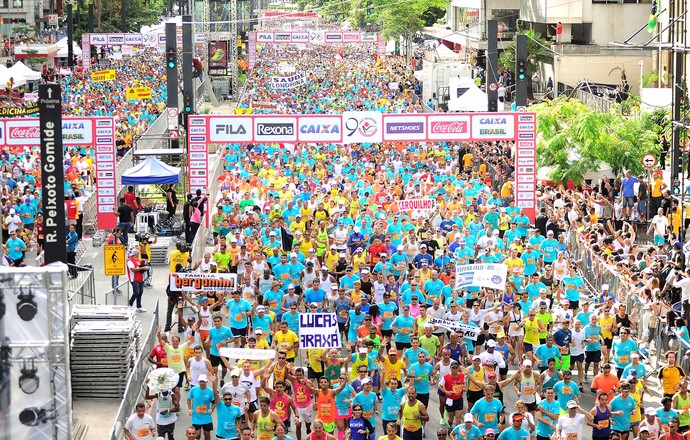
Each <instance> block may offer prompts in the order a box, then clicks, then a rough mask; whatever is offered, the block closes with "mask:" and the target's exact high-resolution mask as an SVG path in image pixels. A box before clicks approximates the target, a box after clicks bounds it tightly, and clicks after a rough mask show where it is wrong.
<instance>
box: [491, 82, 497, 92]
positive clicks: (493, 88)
mask: <svg viewBox="0 0 690 440" xmlns="http://www.w3.org/2000/svg"><path fill="white" fill-rule="evenodd" d="M496 90H498V84H496V83H491V84H489V91H491V92H495V91H496Z"/></svg>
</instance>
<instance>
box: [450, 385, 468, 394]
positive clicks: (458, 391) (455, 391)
mask: <svg viewBox="0 0 690 440" xmlns="http://www.w3.org/2000/svg"><path fill="white" fill-rule="evenodd" d="M464 388H465V387H464V386H463V385H462V384H460V383H456V384H455V385H453V394H462V390H463V389H464Z"/></svg>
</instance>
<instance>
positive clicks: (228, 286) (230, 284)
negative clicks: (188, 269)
mask: <svg viewBox="0 0 690 440" xmlns="http://www.w3.org/2000/svg"><path fill="white" fill-rule="evenodd" d="M169 286H170V291H171V292H212V291H221V290H222V291H230V290H234V289H235V287H236V286H237V274H234V273H172V274H170V285H169Z"/></svg>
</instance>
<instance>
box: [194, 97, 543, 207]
mask: <svg viewBox="0 0 690 440" xmlns="http://www.w3.org/2000/svg"><path fill="white" fill-rule="evenodd" d="M536 139H537V135H536V114H534V113H429V114H423V113H419V114H416V113H402V114H393V113H391V114H388V113H385V114H382V113H380V112H376V111H362V112H344V113H342V114H336V115H331V114H323V115H321V114H310V115H193V116H190V117H189V121H188V130H187V142H188V144H187V145H189V151H190V155H189V161H190V162H189V170H190V171H189V172H190V175H189V178H190V179H189V181H190V187H191V190H192V191H191V192H194V191H195V190H196V189H197V188H198V189H201V190H202V191H205V188H208V185H209V183H210V182H209V181H208V163H207V161H202V160H200V159H199V158H201V156H203V155H204V154H206V152H207V151H208V146H209V144H248V143H295V142H304V143H309V142H325V143H334V144H350V143H378V142H401V141H402V142H440V141H446V142H488V141H514V142H515V188H514V191H515V204H516V206H517V207H519V208H524V210H525V214H526V215H527V216H528V217H529V218H530V219H531V220H532V221H534V216H535V208H536V184H537V162H536V161H537V147H536V145H537V144H536ZM194 153H197V154H198V156H199V158H197V157H196V156H195V155H194Z"/></svg>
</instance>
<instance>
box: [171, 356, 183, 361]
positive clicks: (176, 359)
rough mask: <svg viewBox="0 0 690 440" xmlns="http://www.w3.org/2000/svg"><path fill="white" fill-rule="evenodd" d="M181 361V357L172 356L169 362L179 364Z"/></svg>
mask: <svg viewBox="0 0 690 440" xmlns="http://www.w3.org/2000/svg"><path fill="white" fill-rule="evenodd" d="M181 361H182V356H180V355H179V354H174V355H172V356H170V362H181Z"/></svg>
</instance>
